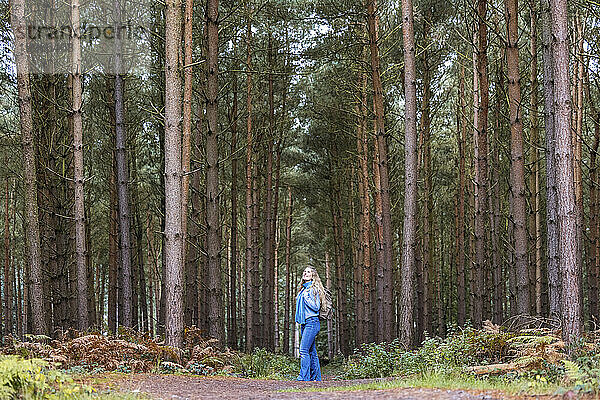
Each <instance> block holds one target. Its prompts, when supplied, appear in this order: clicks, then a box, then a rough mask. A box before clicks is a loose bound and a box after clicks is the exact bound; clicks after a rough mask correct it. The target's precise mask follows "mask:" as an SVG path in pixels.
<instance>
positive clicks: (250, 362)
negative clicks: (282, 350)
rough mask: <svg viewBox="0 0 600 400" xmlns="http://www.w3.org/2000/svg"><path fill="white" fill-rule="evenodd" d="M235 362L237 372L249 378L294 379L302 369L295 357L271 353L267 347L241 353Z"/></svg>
mask: <svg viewBox="0 0 600 400" xmlns="http://www.w3.org/2000/svg"><path fill="white" fill-rule="evenodd" d="M235 364H236V365H235V372H237V373H239V374H241V375H243V376H245V377H249V378H272V379H293V378H295V377H296V376H297V375H298V373H299V371H300V368H299V363H298V360H296V359H295V358H292V357H288V356H283V355H278V354H273V353H269V352H268V351H267V350H265V349H254V352H252V353H251V354H244V355H240V357H239V358H238V361H237V362H236V363H235Z"/></svg>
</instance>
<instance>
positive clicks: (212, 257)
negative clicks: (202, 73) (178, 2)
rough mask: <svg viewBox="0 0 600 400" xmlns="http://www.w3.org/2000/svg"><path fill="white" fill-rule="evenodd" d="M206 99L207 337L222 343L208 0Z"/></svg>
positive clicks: (212, 16) (214, 58) (214, 44)
mask: <svg viewBox="0 0 600 400" xmlns="http://www.w3.org/2000/svg"><path fill="white" fill-rule="evenodd" d="M206 27H207V35H208V50H207V77H206V84H207V95H206V100H207V103H206V122H207V128H208V129H207V132H206V236H207V244H208V247H207V253H208V265H207V272H208V276H207V280H208V282H207V285H208V334H209V335H210V337H213V338H215V339H218V340H219V343H220V344H224V343H225V337H224V334H225V333H224V324H223V317H222V315H223V303H222V287H221V286H222V277H221V225H220V220H221V216H220V212H219V201H220V195H219V166H218V162H219V151H218V150H219V147H218V136H219V126H218V91H219V83H218V56H219V31H218V30H219V1H218V0H209V1H208V3H207V5H206Z"/></svg>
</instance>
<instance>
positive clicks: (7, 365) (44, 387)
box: [0, 356, 142, 400]
mask: <svg viewBox="0 0 600 400" xmlns="http://www.w3.org/2000/svg"><path fill="white" fill-rule="evenodd" d="M141 398H142V397H139V396H137V395H136V394H121V393H99V392H98V391H97V390H95V389H94V388H93V387H91V386H89V385H86V384H82V383H79V382H76V381H75V380H74V379H73V377H71V376H70V375H69V374H66V373H64V372H62V371H59V370H56V369H53V368H51V367H50V365H49V364H48V363H47V362H46V361H44V360H41V359H36V358H32V359H27V360H26V359H23V358H21V357H18V356H0V399H6V400H13V399H14V400H17V399H19V400H21V399H24V400H67V399H69V400H71V399H72V400H92V399H103V400H133V399H141Z"/></svg>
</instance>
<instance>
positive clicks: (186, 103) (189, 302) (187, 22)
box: [181, 0, 197, 326]
mask: <svg viewBox="0 0 600 400" xmlns="http://www.w3.org/2000/svg"><path fill="white" fill-rule="evenodd" d="M193 12H194V0H186V1H185V9H184V14H183V43H184V44H183V120H182V127H181V129H182V137H183V139H182V151H181V172H182V174H183V176H182V178H181V242H182V243H181V246H182V247H181V252H182V254H181V262H182V265H184V281H185V289H184V290H185V295H184V310H185V312H184V321H185V324H186V325H187V326H191V325H192V324H197V321H196V320H195V315H194V311H195V308H196V307H195V305H196V293H195V289H196V284H195V283H196V282H195V281H196V269H195V268H194V266H195V262H194V261H192V262H189V258H188V257H187V253H188V227H187V225H188V203H189V186H190V185H189V182H190V177H189V175H190V154H191V143H192V140H191V137H192V89H193V87H192V81H193V67H192V51H193V49H192V45H193V40H192V17H193ZM192 223H194V222H192ZM192 230H193V228H192ZM193 245H194V244H193V243H190V246H193Z"/></svg>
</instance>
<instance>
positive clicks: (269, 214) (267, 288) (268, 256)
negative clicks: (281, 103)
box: [262, 33, 275, 351]
mask: <svg viewBox="0 0 600 400" xmlns="http://www.w3.org/2000/svg"><path fill="white" fill-rule="evenodd" d="M267 63H268V68H269V74H268V85H269V94H268V103H269V114H268V118H269V128H268V129H269V131H268V137H267V154H266V156H267V166H266V167H267V168H266V172H265V174H266V182H265V183H266V187H265V191H266V198H265V212H264V213H265V216H266V218H265V219H266V221H265V224H264V228H263V229H264V237H263V240H264V242H263V281H264V285H263V291H262V297H263V298H262V308H263V310H264V314H265V318H264V319H263V326H262V327H263V339H264V343H263V344H264V346H265V347H266V348H267V349H269V350H271V351H273V350H274V347H273V340H272V338H273V333H274V331H273V292H274V271H273V231H272V228H273V139H274V135H275V130H274V124H275V105H274V101H275V100H274V94H273V71H272V69H273V39H272V37H271V33H269V44H268V50H267Z"/></svg>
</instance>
